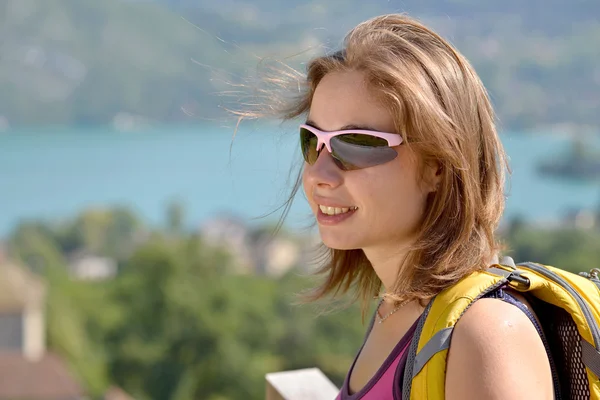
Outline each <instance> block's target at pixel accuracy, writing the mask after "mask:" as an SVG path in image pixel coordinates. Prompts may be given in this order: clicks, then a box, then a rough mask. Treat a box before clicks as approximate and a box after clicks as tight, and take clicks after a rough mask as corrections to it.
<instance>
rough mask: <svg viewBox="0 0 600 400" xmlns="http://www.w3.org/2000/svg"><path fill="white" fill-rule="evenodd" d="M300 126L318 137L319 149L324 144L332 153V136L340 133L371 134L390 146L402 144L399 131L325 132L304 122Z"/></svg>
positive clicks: (354, 130)
mask: <svg viewBox="0 0 600 400" xmlns="http://www.w3.org/2000/svg"><path fill="white" fill-rule="evenodd" d="M300 128H301V129H302V128H304V129H306V130H308V131H310V132H311V133H312V134H313V135H315V136H316V137H317V151H321V148H322V147H323V145H325V148H327V151H328V152H329V153H331V143H330V141H331V138H333V137H336V136H340V135H348V134H358V135H369V136H374V137H378V138H381V139H384V140H385V141H386V142H387V143H388V146H389V147H394V146H400V145H401V144H402V136H400V135H399V134H397V133H388V132H379V131H369V130H364V129H346V130H343V131H330V132H325V131H322V130H319V129H317V128H315V127H314V126H310V125H306V124H302V125H300Z"/></svg>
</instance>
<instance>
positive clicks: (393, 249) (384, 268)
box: [363, 243, 411, 292]
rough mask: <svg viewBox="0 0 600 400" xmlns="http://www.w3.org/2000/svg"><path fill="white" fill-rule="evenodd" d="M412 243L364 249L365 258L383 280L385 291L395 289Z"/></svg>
mask: <svg viewBox="0 0 600 400" xmlns="http://www.w3.org/2000/svg"><path fill="white" fill-rule="evenodd" d="M410 244H411V243H405V244H398V243H395V244H393V245H387V246H377V247H369V248H364V249H363V251H364V253H365V256H366V257H367V259H368V260H369V262H370V263H371V265H372V267H373V270H374V271H375V273H376V274H377V276H378V277H379V280H381V283H382V284H383V287H384V289H385V291H386V292H387V291H389V290H391V289H392V288H393V287H394V284H395V283H396V279H397V278H398V274H399V273H400V268H401V266H402V263H403V261H404V259H405V258H406V256H407V254H408V249H409V248H410Z"/></svg>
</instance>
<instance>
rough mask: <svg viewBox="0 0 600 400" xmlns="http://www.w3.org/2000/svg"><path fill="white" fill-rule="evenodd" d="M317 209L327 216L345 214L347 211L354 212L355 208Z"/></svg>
mask: <svg viewBox="0 0 600 400" xmlns="http://www.w3.org/2000/svg"><path fill="white" fill-rule="evenodd" d="M319 208H320V209H321V212H322V213H323V214H327V215H337V214H344V213H347V212H348V211H354V210H356V207H341V208H340V207H328V206H322V205H319Z"/></svg>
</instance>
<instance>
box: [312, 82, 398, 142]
mask: <svg viewBox="0 0 600 400" xmlns="http://www.w3.org/2000/svg"><path fill="white" fill-rule="evenodd" d="M308 119H309V120H311V121H312V122H314V123H315V125H317V126H318V127H319V129H322V130H324V131H334V130H339V129H340V128H342V127H344V126H348V125H355V126H369V127H372V128H373V129H375V130H378V131H382V132H394V120H393V118H392V115H391V114H390V112H389V111H388V110H387V109H386V108H385V107H383V105H382V104H381V103H380V102H379V101H378V100H377V99H376V97H375V96H374V95H373V93H372V91H371V90H370V89H369V87H368V84H367V82H366V80H365V77H364V75H363V73H361V72H359V71H345V72H331V73H329V74H327V75H325V76H324V77H323V79H322V80H321V82H319V84H318V85H317V87H316V89H315V93H314V95H313V99H312V102H311V106H310V112H309V116H308Z"/></svg>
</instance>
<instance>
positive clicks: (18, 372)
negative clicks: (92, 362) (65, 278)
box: [0, 261, 86, 400]
mask: <svg viewBox="0 0 600 400" xmlns="http://www.w3.org/2000/svg"><path fill="white" fill-rule="evenodd" d="M45 297H46V288H45V285H44V284H43V282H42V281H41V280H40V279H39V278H38V277H36V276H35V275H34V274H33V273H32V272H30V271H27V270H25V269H24V268H21V267H19V266H16V265H14V264H11V263H8V262H6V261H4V262H0V377H1V378H0V399H11V400H14V399H28V400H42V399H52V400H76V399H84V398H86V397H85V393H84V390H83V388H82V387H81V385H79V383H78V382H77V381H76V379H75V378H74V376H73V375H72V374H71V372H70V371H69V369H68V367H67V365H66V363H65V362H64V360H62V359H61V357H59V356H58V355H56V354H53V353H51V352H48V351H46V334H45V332H46V327H45V317H44V314H45V313H44V308H45Z"/></svg>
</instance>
